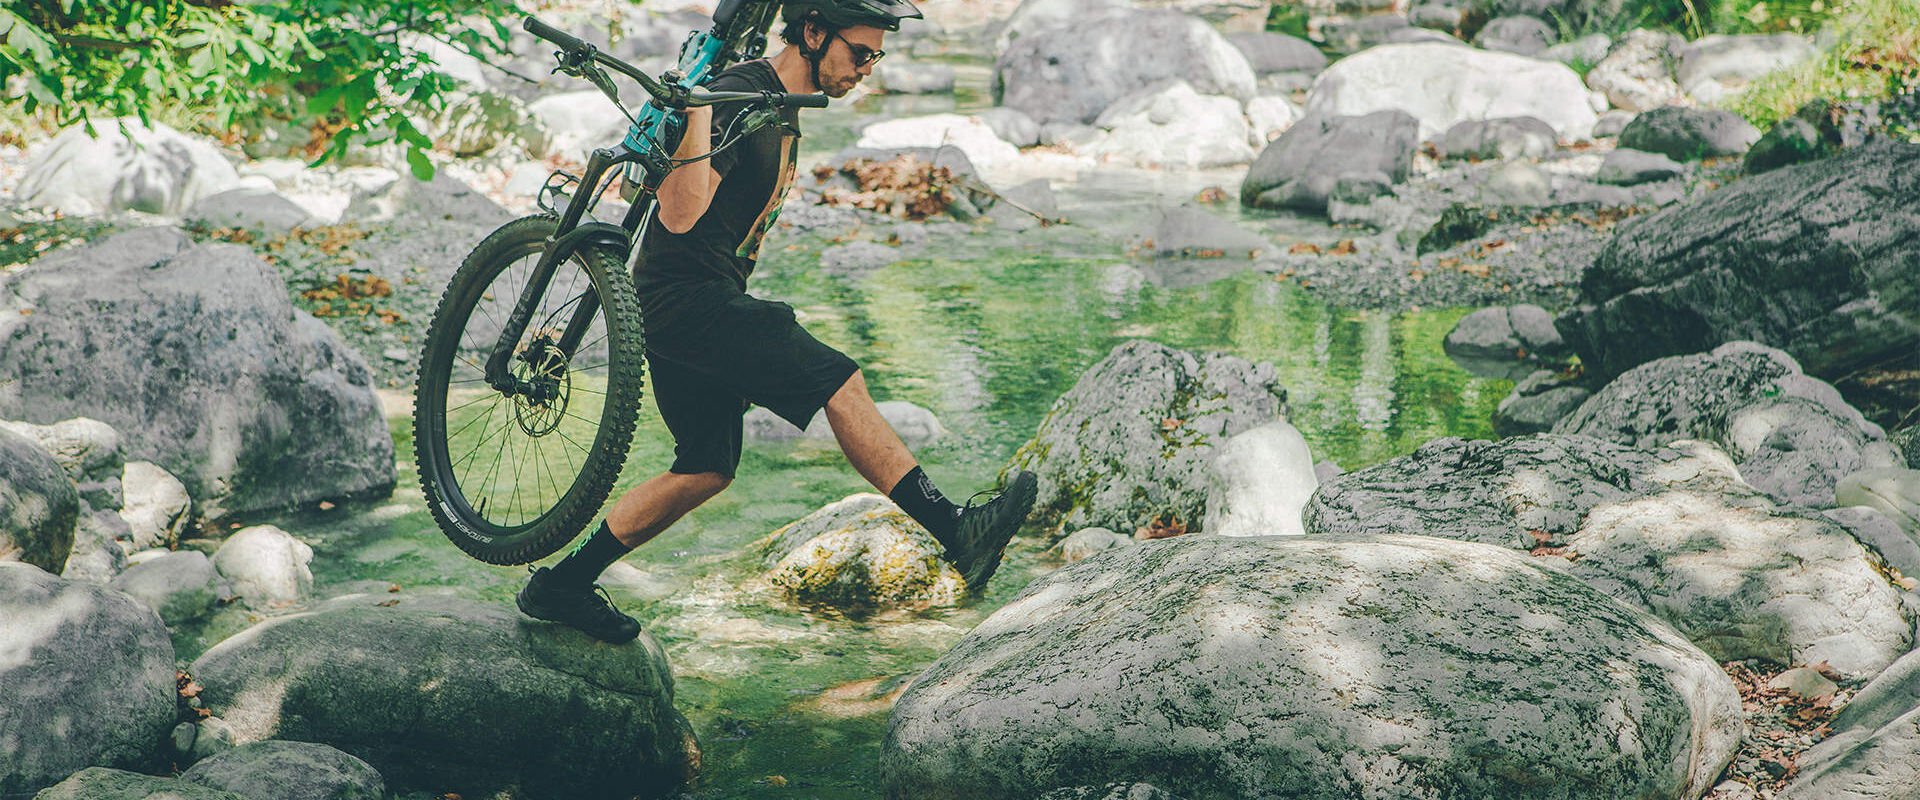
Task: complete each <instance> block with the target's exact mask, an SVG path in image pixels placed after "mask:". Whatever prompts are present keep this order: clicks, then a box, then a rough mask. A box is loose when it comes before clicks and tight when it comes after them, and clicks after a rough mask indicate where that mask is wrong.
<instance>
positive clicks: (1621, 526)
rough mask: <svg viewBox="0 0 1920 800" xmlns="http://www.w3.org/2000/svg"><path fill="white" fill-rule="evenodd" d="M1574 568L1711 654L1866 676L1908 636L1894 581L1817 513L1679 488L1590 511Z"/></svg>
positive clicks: (1907, 642) (1575, 544)
mask: <svg viewBox="0 0 1920 800" xmlns="http://www.w3.org/2000/svg"><path fill="white" fill-rule="evenodd" d="M1568 549H1569V551H1570V555H1569V557H1570V559H1571V563H1569V564H1568V569H1569V570H1570V571H1572V572H1573V574H1575V575H1578V576H1580V577H1581V578H1583V579H1585V580H1586V581H1587V582H1588V583H1591V584H1593V585H1594V587H1595V588H1597V589H1599V590H1600V591H1601V592H1602V593H1604V594H1606V595H1607V596H1609V597H1614V598H1618V599H1620V600H1621V601H1624V602H1626V603H1628V604H1629V605H1634V606H1637V607H1640V608H1644V609H1647V610H1648V611H1651V612H1652V613H1653V615H1654V616H1657V617H1659V618H1661V619H1663V620H1666V621H1667V622H1669V623H1671V624H1672V625H1673V626H1674V627H1676V628H1679V629H1680V632H1681V633H1683V634H1685V635H1686V636H1687V638H1688V639H1690V640H1692V641H1693V643H1694V644H1697V645H1699V646H1700V648H1701V649H1702V650H1705V651H1707V653H1709V654H1711V655H1712V656H1713V657H1714V658H1715V659H1716V660H1719V661H1730V660H1740V659H1748V658H1760V659H1766V660H1768V661H1773V662H1775V663H1780V664H1815V663H1819V662H1822V661H1825V662H1827V663H1828V664H1829V665H1831V666H1832V668H1833V669H1834V670H1835V671H1836V672H1838V673H1839V674H1840V675H1843V676H1846V677H1850V678H1870V677H1872V676H1874V675H1875V674H1878V673H1879V672H1880V671H1881V670H1882V669H1885V668H1886V667H1887V666H1888V665H1889V664H1892V663H1893V661H1894V659H1896V658H1899V657H1900V655H1901V654H1902V653H1905V652H1907V650H1908V649H1909V648H1910V647H1911V646H1912V644H1913V620H1912V619H1911V618H1910V617H1909V616H1908V614H1907V613H1906V611H1905V609H1904V608H1903V607H1902V605H1901V601H1900V596H1899V592H1898V590H1896V589H1895V588H1894V587H1893V586H1892V585H1891V584H1889V583H1888V582H1887V579H1886V578H1885V577H1883V576H1881V575H1880V573H1878V572H1877V571H1875V569H1874V565H1873V564H1872V563H1871V562H1870V561H1869V560H1868V558H1867V554H1866V552H1865V551H1864V550H1862V549H1861V547H1860V544H1859V542H1856V541H1854V539H1853V537H1852V536H1851V535H1849V534H1848V533H1847V532H1846V530H1845V529H1843V528H1841V527H1839V526H1838V525H1835V524H1833V523H1832V522H1829V521H1827V520H1825V519H1822V518H1819V517H1801V516H1794V515H1792V514H1788V513H1783V512H1781V511H1779V510H1776V509H1774V508H1773V507H1771V506H1768V505H1755V504H1753V503H1752V502H1750V501H1748V500H1746V499H1743V498H1739V497H1737V496H1730V495H1729V496H1716V495H1713V494H1708V493H1703V492H1691V491H1673V492H1665V493H1662V494H1658V495H1654V496H1651V497H1644V498H1639V499H1635V500H1630V501H1627V502H1623V503H1611V504H1607V505H1603V506H1601V507H1598V508H1595V509H1594V510H1593V512H1592V513H1591V514H1589V515H1588V516H1587V520H1586V523H1585V524H1584V525H1582V526H1581V528H1580V531H1579V532H1578V533H1575V534H1574V535H1573V536H1572V537H1571V538H1570V539H1569V540H1568Z"/></svg>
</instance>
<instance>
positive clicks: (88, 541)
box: [60, 501, 133, 583]
mask: <svg viewBox="0 0 1920 800" xmlns="http://www.w3.org/2000/svg"><path fill="white" fill-rule="evenodd" d="M132 539H133V529H132V528H130V527H128V526H127V521H126V520H123V519H121V518H120V515H119V514H116V513H114V512H113V511H112V510H107V509H93V508H89V507H88V505H87V504H86V503H85V502H84V501H83V502H82V503H81V511H80V520H79V522H78V523H77V524H75V525H74V526H73V552H71V553H68V554H67V563H66V565H65V566H63V567H61V568H60V577H63V578H68V579H72V580H81V581H89V582H91V583H107V582H109V581H111V580H113V577H114V576H115V575H119V574H120V571H121V570H123V569H126V568H127V554H128V543H129V542H130V541H131V540H132Z"/></svg>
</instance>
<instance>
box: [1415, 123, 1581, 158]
mask: <svg viewBox="0 0 1920 800" xmlns="http://www.w3.org/2000/svg"><path fill="white" fill-rule="evenodd" d="M1558 144H1559V136H1558V135H1557V134H1555V133H1554V131H1553V127H1552V126H1550V125H1548V124H1547V123H1544V122H1541V121H1540V120H1537V119H1534V118H1532V117H1503V118H1500V119H1470V120H1467V121H1465V122H1460V123H1456V124H1454V126H1453V127H1451V128H1448V129H1447V133H1446V135H1445V137H1443V138H1442V139H1441V140H1440V153H1441V155H1443V156H1445V157H1447V158H1471V159H1476V160H1479V161H1492V160H1496V159H1500V160H1504V159H1513V158H1542V157H1544V156H1548V155H1551V154H1552V153H1553V150H1554V148H1555V147H1556V146H1558Z"/></svg>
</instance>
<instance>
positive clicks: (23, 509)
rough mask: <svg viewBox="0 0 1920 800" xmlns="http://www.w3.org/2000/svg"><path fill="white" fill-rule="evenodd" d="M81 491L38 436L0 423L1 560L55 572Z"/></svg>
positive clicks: (70, 538)
mask: <svg viewBox="0 0 1920 800" xmlns="http://www.w3.org/2000/svg"><path fill="white" fill-rule="evenodd" d="M79 517H80V495H79V493H77V492H75V491H74V488H73V480H72V479H70V478H68V477H67V473H66V472H65V471H64V470H62V469H61V468H60V464H59V462H56V461H54V459H53V456H52V455H49V454H48V453H47V451H46V450H45V449H44V448H42V447H41V446H40V444H39V443H38V442H35V441H34V440H32V439H29V438H27V437H25V436H22V435H20V434H18V433H14V432H13V431H10V430H8V429H6V428H0V562H4V561H19V562H23V563H27V564H31V565H33V566H36V567H39V568H40V569H43V570H46V571H48V572H53V573H57V572H59V571H60V570H61V568H62V567H64V566H65V565H66V563H67V556H68V555H69V554H71V553H72V552H73V542H74V526H75V525H76V524H77V523H78V522H79Z"/></svg>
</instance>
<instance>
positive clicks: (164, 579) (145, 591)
mask: <svg viewBox="0 0 1920 800" xmlns="http://www.w3.org/2000/svg"><path fill="white" fill-rule="evenodd" d="M107 586H108V588H111V589H113V590H115V591H119V592H125V593H126V594H127V596H129V597H132V598H133V599H135V600H138V601H140V602H141V604H143V605H145V606H146V607H148V608H151V609H153V610H154V611H156V612H158V613H159V614H160V619H162V620H164V621H166V623H167V625H168V626H170V627H177V626H179V625H180V624H181V623H184V622H191V621H193V620H197V619H200V618H202V617H205V616H206V615H208V614H210V613H212V612H213V607H214V605H215V604H216V603H218V602H219V601H220V596H221V591H222V590H221V586H220V576H219V575H218V574H217V573H215V572H214V569H213V562H212V561H210V560H208V559H207V555H206V554H205V553H202V552H200V551H198V550H178V551H175V552H172V553H168V554H166V555H163V556H160V557H159V558H154V559H150V560H147V561H142V562H140V563H138V564H135V565H133V566H131V567H128V568H127V570H126V571H125V572H122V573H120V575H119V576H117V577H115V578H114V579H113V582H112V583H109V584H108V585H107Z"/></svg>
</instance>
